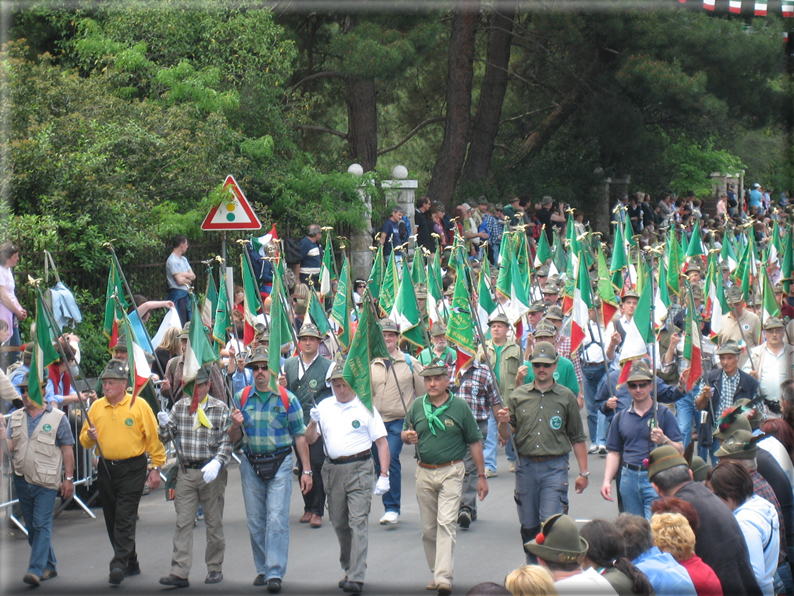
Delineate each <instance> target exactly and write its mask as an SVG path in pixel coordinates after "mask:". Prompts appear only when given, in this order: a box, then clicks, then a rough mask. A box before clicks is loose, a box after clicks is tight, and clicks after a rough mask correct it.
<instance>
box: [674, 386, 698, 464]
mask: <svg viewBox="0 0 794 596" xmlns="http://www.w3.org/2000/svg"><path fill="white" fill-rule="evenodd" d="M695 391H697V392H698V393H700V391H699V390H698V388H697V387H695V388H693V389H692V391H690V392H689V393H687V394H686V395H685V396H684V397H682V398H681V399H679V400H678V401H677V402H675V417H676V418H678V428H679V430H680V431H681V436H682V437H684V449H686V448H687V446H688V445H689V443H691V442H692V425H693V424H696V425H697V426H700V412H698V411H697V410H695Z"/></svg>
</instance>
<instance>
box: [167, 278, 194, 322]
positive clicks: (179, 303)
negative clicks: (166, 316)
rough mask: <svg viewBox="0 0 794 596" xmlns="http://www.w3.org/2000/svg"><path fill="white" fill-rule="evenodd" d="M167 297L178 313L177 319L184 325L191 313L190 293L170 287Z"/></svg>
mask: <svg viewBox="0 0 794 596" xmlns="http://www.w3.org/2000/svg"><path fill="white" fill-rule="evenodd" d="M168 299H169V300H170V301H171V302H173V303H174V306H175V307H176V312H177V313H179V321H180V322H181V323H182V327H184V326H185V323H187V322H188V321H189V320H190V317H191V315H192V314H193V313H192V312H191V309H190V294H188V292H187V290H180V289H179V288H171V289H170V290H168Z"/></svg>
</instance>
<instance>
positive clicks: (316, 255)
mask: <svg viewBox="0 0 794 596" xmlns="http://www.w3.org/2000/svg"><path fill="white" fill-rule="evenodd" d="M322 237H323V230H322V228H321V227H320V226H318V225H317V224H312V225H310V226H309V229H308V231H307V232H306V236H304V237H303V238H302V239H301V262H300V265H298V266H297V267H296V268H297V269H298V271H296V273H298V274H299V277H300V282H301V283H302V284H305V283H308V280H309V278H310V277H311V278H312V281H314V284H315V285H318V284H319V279H320V266H321V265H322V263H323V247H322V244H320V240H321V239H322Z"/></svg>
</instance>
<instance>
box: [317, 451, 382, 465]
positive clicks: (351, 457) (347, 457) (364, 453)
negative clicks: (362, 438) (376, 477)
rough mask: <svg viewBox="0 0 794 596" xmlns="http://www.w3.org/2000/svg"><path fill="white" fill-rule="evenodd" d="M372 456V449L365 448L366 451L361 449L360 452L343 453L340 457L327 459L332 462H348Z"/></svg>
mask: <svg viewBox="0 0 794 596" xmlns="http://www.w3.org/2000/svg"><path fill="white" fill-rule="evenodd" d="M370 457H372V451H370V450H369V449H367V450H366V451H362V452H361V453H356V454H355V455H343V456H342V457H337V458H336V459H331V458H330V457H329V458H328V461H329V462H331V463H332V464H350V463H353V462H356V461H364V460H365V459H369V458H370Z"/></svg>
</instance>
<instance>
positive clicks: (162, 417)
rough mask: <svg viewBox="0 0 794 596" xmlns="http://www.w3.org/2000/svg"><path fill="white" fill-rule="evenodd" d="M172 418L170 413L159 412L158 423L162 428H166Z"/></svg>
mask: <svg viewBox="0 0 794 596" xmlns="http://www.w3.org/2000/svg"><path fill="white" fill-rule="evenodd" d="M170 419H171V417H170V416H169V415H168V412H157V422H159V423H160V426H162V427H163V428H165V427H166V426H168V421H169V420H170Z"/></svg>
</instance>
